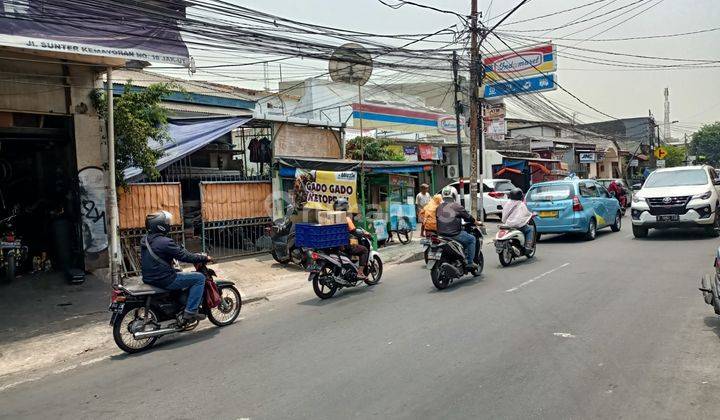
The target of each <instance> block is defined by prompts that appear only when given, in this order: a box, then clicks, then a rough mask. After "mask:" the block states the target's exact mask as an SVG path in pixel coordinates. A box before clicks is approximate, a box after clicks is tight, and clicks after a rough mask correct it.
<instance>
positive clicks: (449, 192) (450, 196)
mask: <svg viewBox="0 0 720 420" xmlns="http://www.w3.org/2000/svg"><path fill="white" fill-rule="evenodd" d="M440 194H441V195H442V198H443V200H445V201H450V200H452V201H457V190H456V189H455V187H451V186H450V185H448V186H447V187H445V188H443V189H442V192H441V193H440Z"/></svg>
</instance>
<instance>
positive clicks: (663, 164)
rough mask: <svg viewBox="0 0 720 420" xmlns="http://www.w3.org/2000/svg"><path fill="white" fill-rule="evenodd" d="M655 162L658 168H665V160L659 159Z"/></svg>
mask: <svg viewBox="0 0 720 420" xmlns="http://www.w3.org/2000/svg"><path fill="white" fill-rule="evenodd" d="M655 162H656V164H657V165H656V166H657V167H658V168H664V167H665V159H658V160H656V161H655Z"/></svg>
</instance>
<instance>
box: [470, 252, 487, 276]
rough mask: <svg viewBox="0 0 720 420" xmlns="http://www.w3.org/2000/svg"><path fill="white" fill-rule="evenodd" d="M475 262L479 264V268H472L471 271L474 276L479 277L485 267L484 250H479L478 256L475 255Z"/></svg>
mask: <svg viewBox="0 0 720 420" xmlns="http://www.w3.org/2000/svg"><path fill="white" fill-rule="evenodd" d="M475 264H477V265H478V269H477V270H472V271H471V273H472V275H473V276H475V277H477V276H479V275H480V274H482V271H483V268H485V256H484V255H483V253H482V251H478V254H477V257H475Z"/></svg>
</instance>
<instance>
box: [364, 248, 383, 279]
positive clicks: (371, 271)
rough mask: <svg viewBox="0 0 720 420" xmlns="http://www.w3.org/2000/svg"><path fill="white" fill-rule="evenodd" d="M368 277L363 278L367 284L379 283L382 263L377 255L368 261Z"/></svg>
mask: <svg viewBox="0 0 720 420" xmlns="http://www.w3.org/2000/svg"><path fill="white" fill-rule="evenodd" d="M367 271H368V273H367V276H368V278H367V279H365V284H367V285H368V286H374V285H376V284H378V283H380V278H382V274H383V263H382V260H381V259H380V257H378V256H377V255H376V256H374V257H372V260H371V261H370V262H369V263H368V270H367Z"/></svg>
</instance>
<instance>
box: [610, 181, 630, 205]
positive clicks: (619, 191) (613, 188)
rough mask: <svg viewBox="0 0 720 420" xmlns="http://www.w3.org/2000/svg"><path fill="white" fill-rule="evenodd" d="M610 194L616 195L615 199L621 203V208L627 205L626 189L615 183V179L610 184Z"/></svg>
mask: <svg viewBox="0 0 720 420" xmlns="http://www.w3.org/2000/svg"><path fill="white" fill-rule="evenodd" d="M608 192H610V193H614V194H615V198H616V199H617V201H618V202H619V203H620V206H621V208H622V207H624V206H625V203H626V202H627V200H626V199H625V194H626V192H625V188H623V186H622V185H621V184H620V183H619V182H617V181H615V180H614V179H613V180H612V181H611V182H610V185H608Z"/></svg>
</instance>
